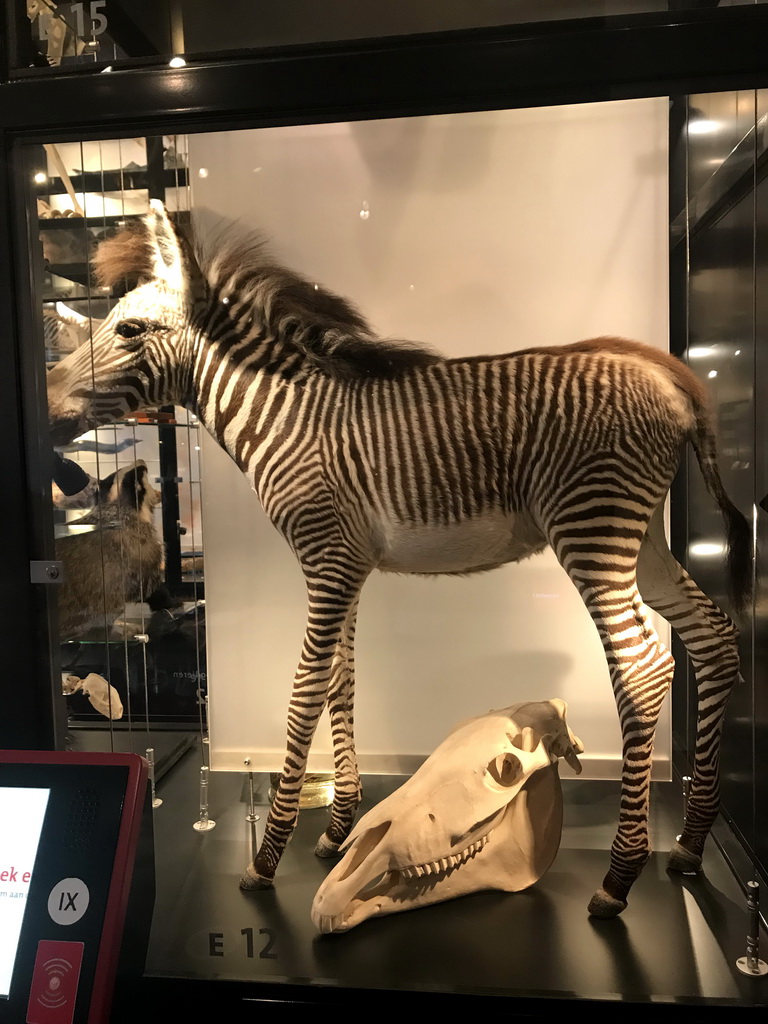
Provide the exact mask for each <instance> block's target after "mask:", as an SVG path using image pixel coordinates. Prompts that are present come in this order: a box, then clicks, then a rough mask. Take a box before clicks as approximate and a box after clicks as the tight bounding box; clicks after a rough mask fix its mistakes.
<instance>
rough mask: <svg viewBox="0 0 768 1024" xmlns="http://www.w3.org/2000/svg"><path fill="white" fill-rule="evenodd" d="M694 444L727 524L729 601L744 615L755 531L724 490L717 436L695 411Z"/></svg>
mask: <svg viewBox="0 0 768 1024" xmlns="http://www.w3.org/2000/svg"><path fill="white" fill-rule="evenodd" d="M691 442H692V444H693V447H694V450H695V452H696V458H697V459H698V462H699V466H700V467H701V472H702V475H703V477H704V483H705V484H706V487H707V490H708V491H709V493H710V494H711V495H712V497H713V498H714V499H715V501H716V502H717V504H718V505H719V507H720V511H721V513H722V515H723V519H724V521H725V527H726V535H727V553H726V566H727V569H728V582H729V589H730V597H731V601H732V602H733V606H734V609H735V610H736V612H737V613H738V614H741V613H743V612H744V611H745V609H746V607H747V605H748V604H749V603H750V601H751V600H752V528H751V526H750V524H749V522H748V520H747V518H746V517H745V516H744V515H743V514H742V513H741V512H740V511H739V509H737V508H736V506H735V505H734V504H733V502H732V501H731V499H730V498H729V497H728V495H727V494H726V491H725V488H724V487H723V481H722V480H721V479H720V471H719V469H718V467H717V446H716V441H715V435H714V432H713V430H712V427H711V424H710V422H709V417H708V416H707V414H706V412H705V410H704V409H702V408H699V409H697V410H696V428H695V433H692V436H691Z"/></svg>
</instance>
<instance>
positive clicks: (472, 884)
mask: <svg viewBox="0 0 768 1024" xmlns="http://www.w3.org/2000/svg"><path fill="white" fill-rule="evenodd" d="M562 824H563V803H562V791H561V788H560V777H559V775H558V769H557V763H555V764H551V765H549V766H548V767H547V768H545V769H543V770H541V771H538V772H535V773H534V774H533V775H532V776H531V777H530V778H529V779H528V781H527V782H526V784H525V786H524V787H523V788H522V789H521V790H520V792H519V793H518V795H517V797H516V798H515V799H514V800H513V801H512V802H511V803H510V804H508V805H507V807H506V809H505V811H504V813H503V815H502V817H501V819H500V820H499V821H498V823H497V824H495V826H494V827H493V829H492V830H491V832H490V833H488V838H487V841H486V842H485V845H484V846H483V847H482V849H480V850H479V851H478V852H477V853H475V854H474V855H473V856H472V857H470V858H469V859H467V860H466V861H464V862H463V863H461V864H458V865H453V866H448V867H447V869H438V870H437V871H436V872H431V873H429V874H424V875H422V876H421V877H418V878H413V877H410V878H408V877H404V873H407V868H408V866H407V865H400V866H395V867H391V866H390V867H389V869H386V867H385V865H387V864H391V857H390V856H387V855H386V852H387V851H386V850H376V851H375V854H376V855H375V856H374V857H373V858H372V860H371V862H370V863H365V862H364V863H363V864H362V865H361V866H360V867H359V868H358V869H357V870H356V871H354V872H352V873H351V874H348V875H346V877H345V862H346V860H347V858H346V857H345V858H343V859H342V860H341V861H340V862H339V864H337V865H336V867H335V868H334V869H333V871H331V873H330V874H329V875H328V877H327V878H326V879H325V881H324V882H323V884H322V885H321V886H320V888H319V889H318V891H317V895H316V896H315V899H314V901H313V903H312V912H311V914H312V921H313V923H314V925H315V927H316V928H317V930H318V931H319V932H321V933H322V934H329V933H331V932H344V931H348V930H349V929H350V928H354V927H355V926H356V925H358V924H360V923H361V922H362V921H365V920H367V919H368V918H370V917H383V916H384V915H385V914H395V913H399V912H400V911H403V910H415V909H416V908H418V907H425V906H428V905H430V904H432V903H440V902H443V901H444V900H450V899H455V898H456V897H458V896H465V895H468V894H469V893H473V892H481V891H482V890H487V889H497V890H501V891H504V892H520V891H521V890H522V889H527V888H528V887H529V886H531V885H533V883H534V882H536V881H538V880H539V878H541V876H542V875H543V874H544V873H545V872H546V871H547V869H548V868H549V866H550V865H551V863H552V861H553V860H554V859H555V856H556V854H557V851H558V848H559V846H560V835H561V831H562ZM387 839H388V837H387ZM386 843H387V840H383V841H382V845H385V844H386ZM449 855H450V851H449ZM437 860H438V861H439V858H438V859H437ZM435 866H436V867H437V861H436V864H435ZM377 878H378V879H379V880H378V881H376V882H375V884H370V882H373V881H374V880H375V879H377Z"/></svg>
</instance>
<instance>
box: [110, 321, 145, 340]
mask: <svg viewBox="0 0 768 1024" xmlns="http://www.w3.org/2000/svg"><path fill="white" fill-rule="evenodd" d="M146 329H147V325H146V324H145V323H144V321H143V320H136V319H131V320H121V321H120V323H119V324H118V325H117V327H115V331H116V332H117V333H118V334H119V335H120V337H121V338H138V336H139V335H140V334H143V333H144V332H145V331H146Z"/></svg>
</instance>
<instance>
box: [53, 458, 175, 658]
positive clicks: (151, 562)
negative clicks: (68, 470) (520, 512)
mask: <svg viewBox="0 0 768 1024" xmlns="http://www.w3.org/2000/svg"><path fill="white" fill-rule="evenodd" d="M159 500H160V495H159V492H158V491H156V490H155V488H154V487H153V486H152V484H151V483H150V482H149V479H148V476H147V467H146V465H145V464H144V463H143V462H137V463H135V465H133V466H128V467H126V468H124V469H119V470H118V471H117V472H116V473H112V474H111V475H110V476H108V477H106V479H104V480H101V481H99V498H98V503H97V505H96V507H95V508H94V509H93V510H92V511H91V512H89V513H88V514H87V515H85V516H82V517H81V518H80V519H78V520H77V521H76V523H75V524H72V525H76V526H81V527H82V526H87V527H90V529H89V530H86V531H83V532H77V533H72V534H69V535H68V536H65V537H59V538H57V540H56V558H57V559H59V560H60V561H61V563H62V568H63V576H64V582H63V583H62V585H61V586H60V587H59V633H60V636H61V637H62V639H68V638H70V637H73V636H79V635H82V634H83V633H84V632H86V631H87V630H88V629H92V628H94V627H101V628H102V629H103V628H105V627H106V628H109V627H110V626H111V625H112V623H113V622H114V620H115V619H116V618H117V616H118V615H119V614H120V613H121V612H122V611H123V610H124V608H125V605H126V604H127V603H129V602H133V601H145V600H146V599H147V597H148V596H149V595H150V594H151V593H152V592H153V591H154V590H156V589H157V587H158V586H159V584H160V582H161V580H162V564H163V545H162V543H161V542H160V540H159V538H158V536H157V532H156V531H155V528H154V526H153V524H152V510H153V509H154V507H155V506H156V505H157V503H158V501H159Z"/></svg>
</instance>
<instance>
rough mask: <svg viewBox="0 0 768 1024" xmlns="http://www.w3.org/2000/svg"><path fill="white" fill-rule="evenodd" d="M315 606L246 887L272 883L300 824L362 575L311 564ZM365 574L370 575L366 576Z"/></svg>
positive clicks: (243, 884)
mask: <svg viewBox="0 0 768 1024" xmlns="http://www.w3.org/2000/svg"><path fill="white" fill-rule="evenodd" d="M305 576H306V579H307V591H308V595H309V611H308V615H307V630H306V633H305V636H304V645H303V648H302V652H301V659H300V661H299V666H298V668H297V670H296V675H295V677H294V683H293V693H292V695H291V702H290V705H289V707H288V741H287V752H286V757H285V762H284V766H283V772H282V775H281V777H280V782H279V784H278V787H277V792H276V793H275V796H274V799H273V801H272V806H271V808H270V811H269V815H268V817H267V823H266V827H265V830H264V839H263V840H262V843H261V846H260V847H259V851H258V853H257V854H256V859H255V860H254V862H253V864H251V865H249V866H248V868H247V870H246V873H245V874H244V875H243V877H242V878H241V879H240V888H241V889H264V888H268V887H269V886H271V885H272V882H273V879H274V876H275V871H276V870H277V865H278V863H279V862H280V858H281V856H282V854H283V850H284V849H285V845H286V843H287V842H288V840H289V839H290V837H291V834H292V833H293V830H294V828H295V826H296V819H297V818H298V814H299V797H300V795H301V786H302V782H303V781H304V775H305V772H306V768H307V757H308V755H309V748H310V745H311V743H312V738H313V736H314V734H315V729H316V728H317V723H318V720H319V718H320V715H321V713H322V711H323V708H324V707H325V704H326V699H327V696H328V688H329V684H330V680H331V674H332V669H333V663H334V660H335V658H336V651H337V645H338V644H339V641H340V639H341V636H342V633H343V630H344V627H345V624H346V623H347V620H348V617H349V614H350V609H352V608H353V607H354V606H355V605H356V603H357V599H358V595H359V593H360V587H361V586H362V579H359V578H354V579H351V578H350V569H349V565H348V564H343V563H342V564H339V565H337V566H335V567H334V566H329V565H328V563H327V562H326V563H325V565H324V567H323V570H322V572H320V571H315V572H314V573H310V572H309V570H308V569H307V567H306V566H305ZM363 578H364V577H363Z"/></svg>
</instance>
